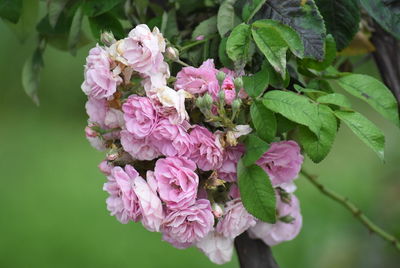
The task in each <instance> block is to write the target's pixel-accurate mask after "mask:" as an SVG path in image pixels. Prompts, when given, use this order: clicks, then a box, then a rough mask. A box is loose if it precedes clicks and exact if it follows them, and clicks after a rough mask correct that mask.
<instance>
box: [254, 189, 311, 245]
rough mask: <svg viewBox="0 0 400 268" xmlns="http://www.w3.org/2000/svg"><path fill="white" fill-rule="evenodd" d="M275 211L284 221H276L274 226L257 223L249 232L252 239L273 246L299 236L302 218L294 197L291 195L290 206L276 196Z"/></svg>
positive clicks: (297, 202)
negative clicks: (257, 239)
mask: <svg viewBox="0 0 400 268" xmlns="http://www.w3.org/2000/svg"><path fill="white" fill-rule="evenodd" d="M277 210H278V214H279V217H280V218H282V217H284V218H286V219H285V221H282V220H278V221H277V222H276V223H275V224H269V223H266V222H261V221H259V222H258V223H257V225H256V226H254V227H252V228H251V229H250V230H249V234H250V236H251V237H252V238H259V239H261V240H263V241H264V243H265V244H267V245H269V246H274V245H277V244H279V243H281V242H284V241H289V240H292V239H294V238H295V237H296V236H297V235H298V234H299V232H300V229H301V225H302V220H303V218H302V216H301V214H300V205H299V200H298V199H297V198H296V196H294V195H291V202H290V204H288V203H285V202H283V201H282V200H281V199H280V198H279V196H278V198H277Z"/></svg>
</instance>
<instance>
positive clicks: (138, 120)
mask: <svg viewBox="0 0 400 268" xmlns="http://www.w3.org/2000/svg"><path fill="white" fill-rule="evenodd" d="M122 111H123V112H124V119H125V126H126V129H127V130H128V131H129V132H130V133H132V135H133V136H134V137H136V138H138V139H142V138H144V137H146V136H148V135H149V134H150V133H151V131H152V130H153V128H154V126H155V124H156V122H157V113H156V110H155V109H154V105H153V103H152V102H151V100H150V99H149V98H147V97H139V96H136V95H131V96H129V98H128V99H127V100H126V102H125V103H124V104H123V105H122Z"/></svg>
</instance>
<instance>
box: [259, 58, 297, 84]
mask: <svg viewBox="0 0 400 268" xmlns="http://www.w3.org/2000/svg"><path fill="white" fill-rule="evenodd" d="M262 68H265V70H266V71H267V72H268V77H269V84H270V85H271V86H272V87H274V88H280V89H283V88H287V87H288V86H289V83H290V74H289V72H286V76H285V77H284V78H282V76H281V75H280V74H279V73H277V72H276V71H275V70H274V68H273V67H272V66H271V64H270V63H269V62H268V61H264V62H263V67H262Z"/></svg>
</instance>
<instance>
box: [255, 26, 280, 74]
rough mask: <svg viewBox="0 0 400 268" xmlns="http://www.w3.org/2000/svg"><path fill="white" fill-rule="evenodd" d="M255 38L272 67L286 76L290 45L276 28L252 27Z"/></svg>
mask: <svg viewBox="0 0 400 268" xmlns="http://www.w3.org/2000/svg"><path fill="white" fill-rule="evenodd" d="M252 34H253V39H254V41H255V42H256V44H257V47H258V48H259V49H260V51H261V52H262V53H263V54H264V56H265V58H266V59H267V60H268V62H269V63H270V64H271V65H272V67H273V68H274V69H275V71H277V72H278V73H280V74H281V75H282V77H285V74H286V51H287V49H288V46H287V44H286V42H285V40H284V39H283V38H282V37H281V36H280V34H279V32H278V31H277V30H275V29H274V28H271V27H269V28H267V27H261V28H259V27H252Z"/></svg>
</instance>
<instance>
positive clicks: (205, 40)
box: [179, 34, 217, 52]
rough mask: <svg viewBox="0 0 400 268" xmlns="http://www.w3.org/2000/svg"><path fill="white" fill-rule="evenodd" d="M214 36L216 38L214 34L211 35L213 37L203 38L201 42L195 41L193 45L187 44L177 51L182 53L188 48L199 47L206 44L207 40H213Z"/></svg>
mask: <svg viewBox="0 0 400 268" xmlns="http://www.w3.org/2000/svg"><path fill="white" fill-rule="evenodd" d="M216 36H217V35H216V34H213V35H211V36H210V37H208V38H204V39H203V40H197V41H195V42H193V43H190V44H187V45H186V46H183V47H181V48H180V49H179V51H180V52H182V51H185V50H188V49H190V48H192V47H195V46H197V45H201V44H203V43H206V42H208V41H209V40H211V39H213V38H214V37H216Z"/></svg>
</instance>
